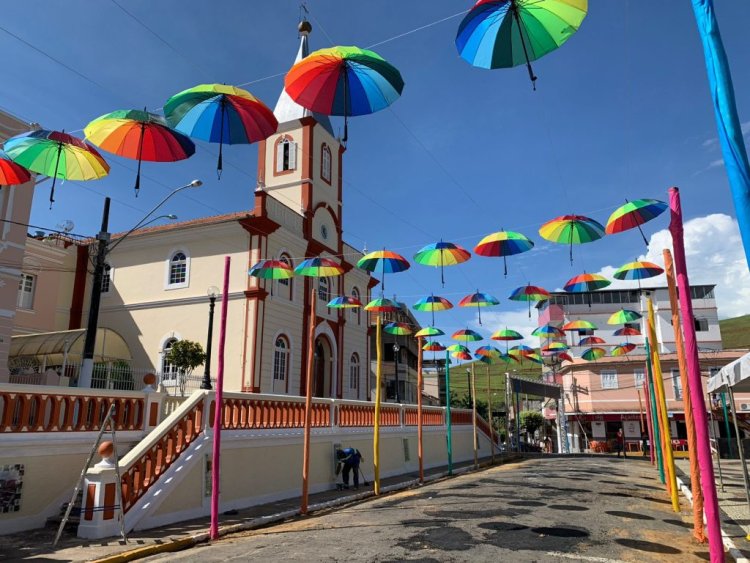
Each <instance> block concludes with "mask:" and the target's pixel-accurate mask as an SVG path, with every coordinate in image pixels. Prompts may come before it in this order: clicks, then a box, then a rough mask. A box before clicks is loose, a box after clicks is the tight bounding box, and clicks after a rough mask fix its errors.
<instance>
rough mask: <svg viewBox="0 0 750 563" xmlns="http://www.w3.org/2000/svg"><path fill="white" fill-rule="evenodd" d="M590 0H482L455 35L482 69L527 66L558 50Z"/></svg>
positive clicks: (467, 55) (459, 46)
mask: <svg viewBox="0 0 750 563" xmlns="http://www.w3.org/2000/svg"><path fill="white" fill-rule="evenodd" d="M587 9H588V2H587V0H479V1H478V2H477V3H476V4H474V7H473V8H472V9H471V10H470V11H469V13H468V14H466V16H464V19H463V20H462V21H461V24H460V25H459V26H458V32H457V33H456V49H458V53H459V55H460V56H461V58H462V59H464V60H465V61H467V62H469V63H470V64H471V65H473V66H475V67H479V68H488V69H490V68H511V67H514V66H518V65H522V64H525V65H526V69H527V70H528V72H529V79H531V84H532V85H533V86H534V89H536V76H535V75H534V71H533V70H532V68H531V62H532V61H535V60H537V59H539V58H541V57H542V56H544V55H546V54H547V53H549V52H551V51H554V50H555V49H557V48H558V47H560V46H561V45H562V44H563V43H565V42H566V41H567V40H568V39H570V37H571V36H572V35H573V34H574V33H575V32H576V31H578V28H579V27H580V25H581V22H583V18H585V17H586V11H587Z"/></svg>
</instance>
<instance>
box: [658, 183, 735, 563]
mask: <svg viewBox="0 0 750 563" xmlns="http://www.w3.org/2000/svg"><path fill="white" fill-rule="evenodd" d="M669 207H670V210H671V212H672V218H671V220H670V222H669V232H670V234H671V235H672V247H673V249H674V269H675V276H676V277H677V291H678V293H679V300H680V312H681V313H682V328H683V335H684V337H685V362H686V363H687V379H688V389H689V391H690V399H691V400H692V402H693V415H694V418H695V437H696V441H697V447H696V453H697V454H698V465H699V466H700V470H701V486H702V488H703V500H704V504H703V509H704V511H705V512H706V530H707V532H708V550H709V553H710V555H711V562H712V563H719V562H720V561H724V546H723V543H722V540H721V524H720V522H719V501H718V499H717V497H716V483H715V480H714V466H713V459H712V457H711V443H710V442H709V439H708V417H707V416H706V402H705V400H704V399H703V382H702V381H701V367H700V364H699V360H698V343H697V341H696V338H695V319H694V317H693V303H692V301H691V296H690V281H689V280H688V274H687V265H686V263H685V241H684V239H683V230H682V205H681V204H680V190H678V189H677V188H669Z"/></svg>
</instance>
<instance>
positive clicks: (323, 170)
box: [320, 143, 331, 184]
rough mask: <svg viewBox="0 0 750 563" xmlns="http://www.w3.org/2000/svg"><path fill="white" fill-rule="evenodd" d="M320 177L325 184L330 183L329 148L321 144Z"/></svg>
mask: <svg viewBox="0 0 750 563" xmlns="http://www.w3.org/2000/svg"><path fill="white" fill-rule="evenodd" d="M320 177H321V178H323V180H324V181H325V182H327V183H329V184H330V183H331V148H330V147H329V146H328V145H326V144H325V143H323V149H322V150H321V154H320Z"/></svg>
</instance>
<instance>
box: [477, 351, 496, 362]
mask: <svg viewBox="0 0 750 563" xmlns="http://www.w3.org/2000/svg"><path fill="white" fill-rule="evenodd" d="M474 358H475V359H477V360H479V361H480V362H482V363H483V364H489V365H492V363H493V362H494V361H495V358H493V357H492V356H482V355H481V354H477V353H476V352H474Z"/></svg>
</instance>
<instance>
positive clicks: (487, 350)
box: [474, 346, 503, 358]
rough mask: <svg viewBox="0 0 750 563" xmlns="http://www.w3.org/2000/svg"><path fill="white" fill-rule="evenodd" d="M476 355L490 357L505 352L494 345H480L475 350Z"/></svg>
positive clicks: (497, 356)
mask: <svg viewBox="0 0 750 563" xmlns="http://www.w3.org/2000/svg"><path fill="white" fill-rule="evenodd" d="M474 355H475V356H483V357H489V358H499V357H500V356H502V355H503V353H502V352H501V351H500V350H498V349H497V348H495V347H494V346H480V347H479V348H477V349H476V350H474Z"/></svg>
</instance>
